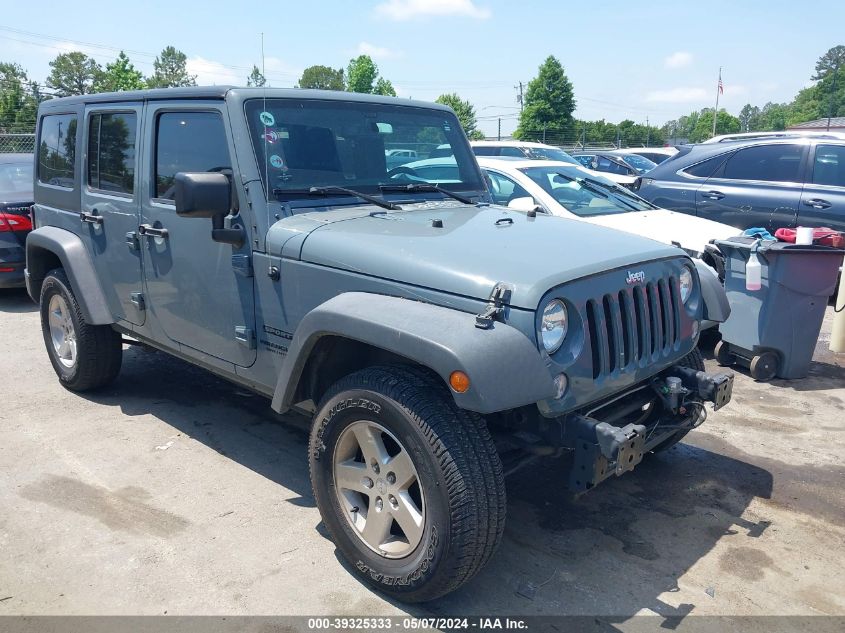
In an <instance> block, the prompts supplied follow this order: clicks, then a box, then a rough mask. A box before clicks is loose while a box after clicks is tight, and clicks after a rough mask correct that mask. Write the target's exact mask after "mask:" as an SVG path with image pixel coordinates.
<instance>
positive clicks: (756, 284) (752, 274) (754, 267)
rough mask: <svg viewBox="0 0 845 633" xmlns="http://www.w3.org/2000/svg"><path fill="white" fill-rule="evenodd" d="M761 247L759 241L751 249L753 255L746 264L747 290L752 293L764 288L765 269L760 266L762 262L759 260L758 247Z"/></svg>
mask: <svg viewBox="0 0 845 633" xmlns="http://www.w3.org/2000/svg"><path fill="white" fill-rule="evenodd" d="M759 245H760V242H759V241H758V242H756V243H755V244H754V246H753V247H752V248H751V255H750V256H749V257H748V262H747V263H746V264H745V289H746V290H748V291H752V292H753V291H755V290H760V288H762V287H763V267H762V266H761V265H760V260H759V259H757V247H758V246H759Z"/></svg>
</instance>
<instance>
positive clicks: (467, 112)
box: [435, 92, 484, 140]
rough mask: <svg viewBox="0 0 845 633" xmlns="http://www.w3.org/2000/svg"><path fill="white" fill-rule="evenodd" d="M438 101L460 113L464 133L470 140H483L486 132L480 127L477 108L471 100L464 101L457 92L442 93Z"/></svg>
mask: <svg viewBox="0 0 845 633" xmlns="http://www.w3.org/2000/svg"><path fill="white" fill-rule="evenodd" d="M435 101H436V102H437V103H442V104H443V105H446V106H449V107H450V108H452V109H453V110H454V111H455V114H457V115H458V121H460V122H461V127H462V128H464V133H465V134H466V135H467V137H468V138H469V139H470V140H481V139H483V138H484V134H483V133H482V132H481V130H479V129H478V120H477V119H476V116H475V108H474V107H473V105H472V104H471V103H470V102H469V101H464V100H463V99H461V98H460V97H459V96H458V95H457V94H456V93H454V92H453V93H451V94H442V95H440V96H439V97H437V99H435Z"/></svg>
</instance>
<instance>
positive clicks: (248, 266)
mask: <svg viewBox="0 0 845 633" xmlns="http://www.w3.org/2000/svg"><path fill="white" fill-rule="evenodd" d="M232 269H233V270H234V271H235V274H236V275H240V276H241V277H252V259H251V258H250V256H249V255H232Z"/></svg>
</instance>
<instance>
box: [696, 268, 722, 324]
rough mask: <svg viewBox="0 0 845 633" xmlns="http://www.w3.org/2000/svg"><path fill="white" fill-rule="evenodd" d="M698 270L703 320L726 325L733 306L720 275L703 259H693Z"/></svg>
mask: <svg viewBox="0 0 845 633" xmlns="http://www.w3.org/2000/svg"><path fill="white" fill-rule="evenodd" d="M693 262H695V267H696V269H697V270H698V279H699V283H700V284H701V300H702V303H703V304H704V313H703V318H704V320H705V321H715V322H717V323H724V322H725V321H727V320H728V317H729V316H730V315H731V305H730V303H728V295H727V294H726V293H725V287H724V286H723V285H722V282H721V281H719V275H718V274H717V273H716V271H715V270H713V269H712V268H711V267H710V266H708V265H707V264H706V263H705V262H704V261H702V260H701V259H698V258H695V259H693Z"/></svg>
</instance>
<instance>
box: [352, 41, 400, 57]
mask: <svg viewBox="0 0 845 633" xmlns="http://www.w3.org/2000/svg"><path fill="white" fill-rule="evenodd" d="M354 54H355V55H369V56H370V57H372V58H373V59H392V58H395V57H401V53H400V52H399V51H394V50H391V49H389V48H385V47H383V46H376V45H375V44H370V43H369V42H361V43H360V44H358V48H356V49H355V53H354Z"/></svg>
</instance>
